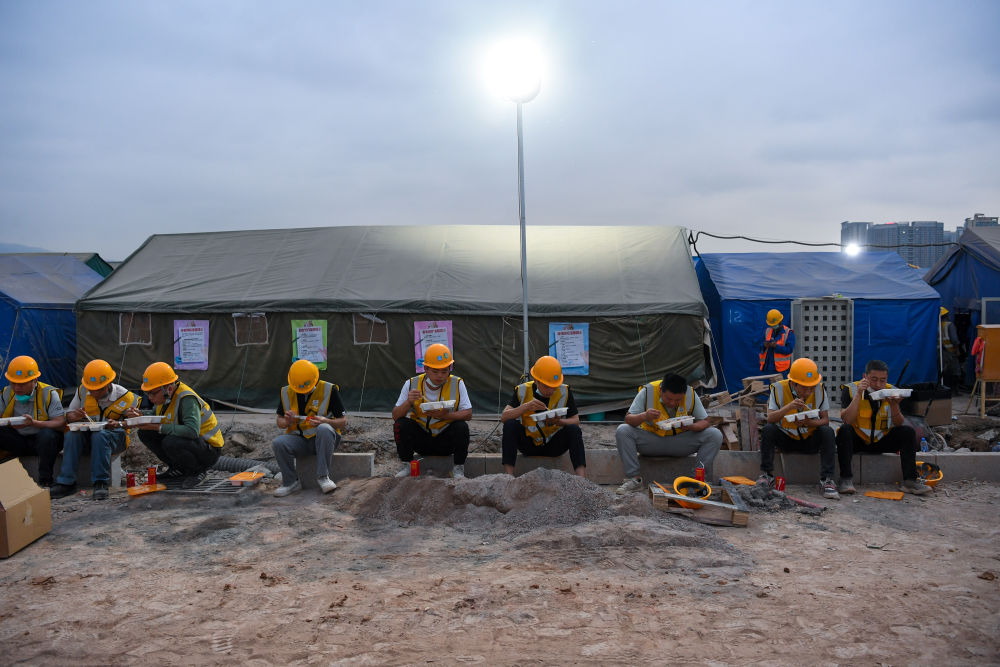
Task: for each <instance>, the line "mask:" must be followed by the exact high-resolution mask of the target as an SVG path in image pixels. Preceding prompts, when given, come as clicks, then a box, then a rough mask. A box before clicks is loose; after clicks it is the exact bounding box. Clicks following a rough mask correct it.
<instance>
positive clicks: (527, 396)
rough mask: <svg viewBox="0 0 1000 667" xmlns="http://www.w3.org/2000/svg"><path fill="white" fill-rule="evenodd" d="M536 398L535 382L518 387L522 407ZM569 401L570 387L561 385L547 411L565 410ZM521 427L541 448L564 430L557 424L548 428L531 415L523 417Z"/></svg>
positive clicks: (553, 393) (550, 398) (536, 445)
mask: <svg viewBox="0 0 1000 667" xmlns="http://www.w3.org/2000/svg"><path fill="white" fill-rule="evenodd" d="M534 398H535V383H534V381H528V382H525V383H524V384H519V385H517V399H518V400H519V401H521V403H520V404H521V405H524V404H525V403H529V402H531V401H532V400H534ZM567 400H569V387H568V386H566V385H564V384H561V385H559V386H558V387H556V389H555V391H553V392H552V395H551V396H549V406H548V408H547V409H549V410H555V409H556V408H565V407H566V401H567ZM521 425H522V426H524V430H525V432H526V433H527V434H528V437H530V438H531V440H532V442H534V443H535V447H541V446H542V445H544V444H545V441H546V440H548V439H549V438H551V437H552V436H553V435H555V434H556V433H558V432H559V430H560V429H561V428H562V425H560V424H556V425H555V426H546V425H545V422H544V421H541V422H537V421H535V419H534V418H533V417H532V416H531V415H529V414H524V415H521Z"/></svg>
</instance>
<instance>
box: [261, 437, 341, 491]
mask: <svg viewBox="0 0 1000 667" xmlns="http://www.w3.org/2000/svg"><path fill="white" fill-rule="evenodd" d="M339 444H340V434H339V433H337V432H336V431H335V430H333V427H332V426H330V425H329V424H320V425H319V426H317V427H316V436H315V437H312V438H304V437H302V436H301V435H299V434H297V433H285V434H284V435H279V436H278V437H277V438H275V439H274V440H273V441H272V442H271V450H272V451H273V452H274V458H275V459H277V460H278V467H279V468H281V483H282V485H284V486H291V485H292V484H294V483H295V482H296V480H298V478H299V475H298V473H296V472H295V457H296V456H309V455H310V454H315V455H316V477H329V476H330V461H331V460H332V459H333V452H334V451H335V450H336V449H337V445H339Z"/></svg>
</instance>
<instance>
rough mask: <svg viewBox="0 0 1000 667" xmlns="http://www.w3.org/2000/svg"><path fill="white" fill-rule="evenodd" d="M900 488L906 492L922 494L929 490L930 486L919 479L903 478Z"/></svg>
mask: <svg viewBox="0 0 1000 667" xmlns="http://www.w3.org/2000/svg"><path fill="white" fill-rule="evenodd" d="M902 488H903V491H905V492H906V493H912V494H913V495H915V496H922V495H924V494H927V493H930V492H931V487H929V486H927V485H926V484H924V483H923V482H921V481H920V480H919V479H904V480H903V486H902Z"/></svg>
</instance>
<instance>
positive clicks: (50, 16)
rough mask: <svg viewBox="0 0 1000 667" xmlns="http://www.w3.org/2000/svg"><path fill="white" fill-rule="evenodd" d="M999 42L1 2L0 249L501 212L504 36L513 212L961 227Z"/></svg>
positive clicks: (230, 4) (426, 4)
mask: <svg viewBox="0 0 1000 667" xmlns="http://www.w3.org/2000/svg"><path fill="white" fill-rule="evenodd" d="M998 30H1000V2H996V1H995V0H982V1H964V0H958V1H957V2H941V1H940V0H933V1H923V0H898V1H897V0H891V1H884V0H879V1H874V2H873V1H872V0H864V1H858V2H855V1H853V0H852V1H831V2H822V3H821V2H808V1H802V0H794V1H768V0H755V1H752V2H750V1H748V2H742V1H733V2H713V1H704V2H694V1H693V0H692V1H690V2H675V1H667V0H664V1H661V2H654V1H652V0H650V1H645V2H630V1H627V0H626V1H624V2H622V1H618V2H607V1H602V2H597V1H590V0H572V1H570V0H564V1H561V2H546V1H537V0H536V1H532V2H523V3H522V2H505V1H502V0H498V1H495V2H481V1H473V0H450V1H445V0H409V1H403V0H397V1H387V0H370V1H366V2H360V1H359V2H334V1H331V0H326V1H311V0H284V1H282V2H261V1H235V0H226V1H221V0H218V1H217V0H211V1H208V0H200V1H187V0H176V1H173V0H172V1H144V0H134V1H125V0H116V1H112V0H103V1H102V0H88V1H86V2H80V1H76V0H63V1H58V0H0V91H2V93H0V231H2V235H0V242H3V243H7V244H22V245H25V246H37V247H42V248H45V249H47V250H51V251H70V252H87V251H94V252H99V253H100V254H101V255H102V256H103V257H104V258H105V259H108V260H122V259H124V258H125V257H127V256H128V255H129V254H130V253H131V252H133V251H134V250H135V249H136V248H137V247H138V246H139V245H140V244H141V243H142V242H143V241H144V240H145V239H146V238H147V237H148V236H149V235H151V234H154V233H172V232H193V231H219V230H234V229H260V228H285V227H315V226H325V225H384V224H394V225H395V224H413V225H420V224H510V225H512V226H515V227H516V225H517V222H518V217H517V169H516V137H515V107H514V105H513V104H512V103H511V102H508V101H504V100H502V99H498V98H496V97H494V96H492V95H491V94H490V93H489V91H488V90H487V88H486V86H485V85H484V83H483V77H482V74H481V60H482V57H483V55H484V53H485V51H486V49H487V48H488V46H489V45H490V44H491V43H493V42H494V41H496V40H497V39H499V38H503V37H505V36H509V35H512V34H527V35H530V36H532V37H534V38H535V39H537V41H538V42H539V43H540V45H541V46H542V48H543V49H545V51H546V53H547V66H546V72H545V75H544V79H543V83H542V88H541V93H540V94H539V96H538V97H537V98H536V99H535V100H533V101H532V102H530V103H528V104H526V105H525V107H524V128H525V134H524V146H525V178H526V200H527V202H526V210H527V224H528V226H529V227H530V226H531V225H543V224H545V225H571V224H585V225H662V224H670V225H680V226H683V227H687V228H689V229H692V230H701V231H705V232H711V233H716V234H745V235H750V236H757V237H763V238H769V239H793V240H798V241H807V242H826V241H829V242H836V241H839V223H840V222H841V221H844V220H854V221H869V222H890V221H908V220H938V221H941V222H944V223H945V228H946V229H953V228H954V227H956V226H958V225H961V224H962V223H963V221H964V219H965V218H966V217H971V216H972V214H973V213H977V212H979V213H985V214H986V215H991V216H994V215H998V214H1000V168H998V164H1000V49H998V48H997V43H996V40H997V33H998ZM699 249H700V250H702V251H706V250H708V251H723V252H735V251H744V250H772V249H784V250H801V249H802V248H801V247H796V246H784V247H781V248H775V247H772V246H766V247H765V246H759V245H755V244H749V243H743V242H735V241H714V242H713V241H711V240H707V239H706V240H704V241H700V242H699ZM556 251H557V249H556Z"/></svg>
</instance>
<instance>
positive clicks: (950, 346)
mask: <svg viewBox="0 0 1000 667" xmlns="http://www.w3.org/2000/svg"><path fill="white" fill-rule="evenodd" d="M950 325H951V322H949V321H948V320H941V345H942V346H944V349H945V350H947V351H948V352H951V353H952V354H958V348H957V347H956V346H955V343H953V342H952V341H951V335H950V334H949V332H948V329H950V328H951V327H950Z"/></svg>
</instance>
